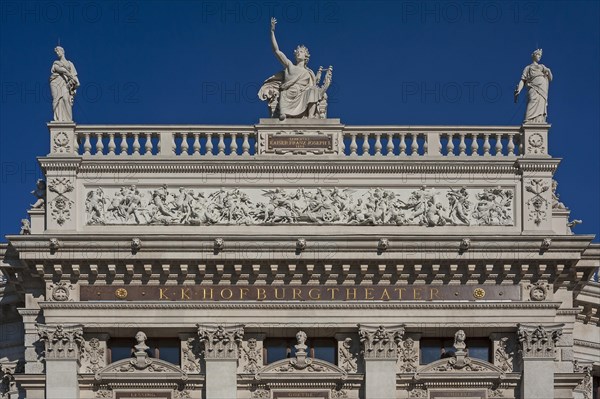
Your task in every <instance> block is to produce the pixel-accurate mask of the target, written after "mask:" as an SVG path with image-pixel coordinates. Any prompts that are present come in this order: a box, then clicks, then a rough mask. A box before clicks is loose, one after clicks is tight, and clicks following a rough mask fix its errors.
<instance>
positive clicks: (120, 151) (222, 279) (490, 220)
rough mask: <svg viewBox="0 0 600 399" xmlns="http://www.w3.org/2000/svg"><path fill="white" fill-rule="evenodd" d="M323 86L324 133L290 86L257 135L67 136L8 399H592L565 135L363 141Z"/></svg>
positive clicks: (29, 276)
mask: <svg viewBox="0 0 600 399" xmlns="http://www.w3.org/2000/svg"><path fill="white" fill-rule="evenodd" d="M274 26H275V22H273V25H272V30H274ZM273 40H275V39H274V33H273ZM298 54H299V56H300V57H302V56H306V55H307V54H308V50H306V49H305V48H299V49H298ZM276 55H277V56H278V57H280V55H278V54H277V53H276ZM300 61H302V60H300ZM300 64H301V62H300ZM321 72H322V71H321ZM325 73H326V76H325V83H323V85H321V86H319V85H316V86H315V87H311V90H313V89H314V90H316V91H317V92H318V93H320V97H319V96H317V97H315V98H316V100H315V101H316V102H315V106H316V107H317V108H314V109H312V108H311V109H307V110H301V111H302V112H304V113H306V115H307V117H306V118H301V117H297V116H298V115H299V114H295V112H296V110H292V109H291V108H290V107H291V105H290V103H289V102H290V101H291V100H290V99H289V98H287V99H286V98H284V97H281V96H291V95H292V94H293V93H292V94H290V93H284V92H283V91H280V92H273V91H269V90H272V89H273V87H275V88H277V87H279V86H277V84H275V85H274V86H272V85H271V83H273V82H270V83H269V85H268V87H266V88H265V90H266V91H265V93H263V94H264V96H265V98H264V99H265V100H268V102H269V107H270V109H271V111H272V115H273V116H277V115H278V116H279V117H278V118H270V119H261V120H260V122H259V123H258V124H256V125H253V126H223V125H220V126H193V125H186V126H177V125H168V126H167V125H164V126H140V125H136V126H86V125H79V124H76V123H74V122H72V121H70V120H57V121H55V122H51V123H49V124H48V127H49V141H50V153H49V154H48V155H47V156H44V157H40V158H39V162H40V165H41V167H42V169H43V171H44V174H45V182H39V183H38V185H37V189H36V190H35V196H36V198H37V199H38V201H37V202H36V203H35V204H34V205H33V206H32V208H31V209H30V210H29V211H28V213H29V215H30V218H31V219H30V220H26V222H27V223H23V226H22V229H21V233H22V234H19V235H10V236H7V240H8V243H7V244H2V245H1V246H0V269H1V270H2V273H3V276H5V278H4V279H3V280H2V282H1V284H0V297H1V298H2V302H1V306H2V308H1V312H2V319H1V322H0V323H1V325H0V326H1V327H2V331H10V332H11V334H7V337H8V339H6V340H4V339H3V341H2V344H1V345H0V359H1V360H0V366H1V368H0V370H1V374H0V377H1V378H2V380H1V382H2V385H0V392H1V394H2V398H10V399H15V398H30V399H37V398H56V399H59V398H60V399H75V398H83V399H90V398H121V399H127V398H133V397H141V396H140V395H145V396H143V397H153V398H190V399H192V398H193V399H200V398H210V399H232V398H240V399H250V398H294V397H311V398H323V399H331V398H349V399H350V398H354V399H359V398H360V399H365V398H368V399H375V398H382V399H392V398H394V399H395V398H432V399H433V398H443V397H459V396H460V397H469V398H492V397H503V398H521V399H531V398H540V399H547V398H585V399H588V398H592V397H593V396H592V395H593V394H592V390H593V387H594V381H595V379H596V381H597V376H598V371H599V366H600V360H599V359H600V346H599V345H598V342H597V339H596V338H597V337H598V334H599V332H600V330H599V329H598V298H599V297H600V296H599V286H598V284H597V282H594V281H591V276H592V275H593V273H594V272H595V270H596V269H597V268H598V266H599V261H598V259H599V258H600V248H599V247H598V245H595V244H591V241H592V239H593V237H592V236H584V235H575V234H573V233H572V231H571V227H573V226H574V225H575V224H576V221H570V220H569V210H568V209H567V208H566V206H565V205H564V204H562V203H561V202H560V201H558V194H557V193H556V192H555V191H554V190H555V189H556V184H555V183H553V175H554V173H555V171H556V169H557V167H558V163H559V159H557V158H553V157H552V156H551V155H550V154H549V153H548V148H549V147H548V140H549V138H550V137H551V134H550V132H549V129H550V125H548V124H546V123H542V122H543V121H538V122H535V121H531V120H529V121H528V122H527V123H525V124H523V125H522V126H423V127H419V126H348V125H344V124H342V123H341V122H340V121H339V120H338V119H331V118H326V113H325V112H326V102H325V101H324V100H325V99H326V96H325V90H326V87H325V85H327V84H328V83H327V81H330V80H331V76H332V69H331V68H330V69H328V70H326V72H325ZM265 84H267V83H265ZM278 84H280V85H281V84H283V83H282V82H280V81H278ZM261 90H262V89H261ZM273 90H275V89H273ZM282 90H283V89H282ZM319 90H321V91H319ZM281 101H283V102H281ZM286 101H287V102H286ZM319 107H320V108H319ZM282 116H283V117H282ZM544 120H545V115H544ZM553 134H560V132H553ZM117 173H119V174H120V175H121V176H122V175H123V173H124V175H125V177H124V178H123V179H115V178H114V176H115V175H116V174H117ZM490 176H493V179H490ZM136 395H137V396H136ZM294 395H295V396H294ZM461 395H462V396H461Z"/></svg>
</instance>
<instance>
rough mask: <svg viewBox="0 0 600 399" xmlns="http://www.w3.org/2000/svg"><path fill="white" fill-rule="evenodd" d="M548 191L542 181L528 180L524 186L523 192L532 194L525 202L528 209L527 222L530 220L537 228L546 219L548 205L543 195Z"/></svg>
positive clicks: (545, 183)
mask: <svg viewBox="0 0 600 399" xmlns="http://www.w3.org/2000/svg"><path fill="white" fill-rule="evenodd" d="M549 190H550V185H549V184H548V182H546V181H545V180H544V179H530V180H529V181H528V182H527V184H526V185H525V191H527V192H529V193H531V194H533V196H532V197H531V198H529V200H527V202H526V204H527V208H528V209H529V220H532V221H533V222H534V223H535V224H536V225H537V226H539V225H540V224H541V223H542V221H544V220H546V219H547V217H548V215H547V213H548V212H547V211H548V207H549V203H548V200H547V199H546V198H544V196H543V194H544V193H546V192H547V191H549Z"/></svg>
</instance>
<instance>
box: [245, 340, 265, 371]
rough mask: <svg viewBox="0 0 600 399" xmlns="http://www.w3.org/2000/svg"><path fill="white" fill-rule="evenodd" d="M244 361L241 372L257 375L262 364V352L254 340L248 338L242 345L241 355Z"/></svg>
mask: <svg viewBox="0 0 600 399" xmlns="http://www.w3.org/2000/svg"><path fill="white" fill-rule="evenodd" d="M241 355H242V357H243V360H244V367H243V370H244V372H245V373H251V374H255V373H257V372H258V371H259V370H260V368H261V367H262V364H263V359H262V350H261V349H260V348H259V345H258V341H257V340H256V338H250V339H248V341H246V342H244V343H243V344H242V353H241Z"/></svg>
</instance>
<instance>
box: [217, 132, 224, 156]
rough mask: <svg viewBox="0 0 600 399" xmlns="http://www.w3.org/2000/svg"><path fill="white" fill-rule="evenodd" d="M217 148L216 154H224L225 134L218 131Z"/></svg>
mask: <svg viewBox="0 0 600 399" xmlns="http://www.w3.org/2000/svg"><path fill="white" fill-rule="evenodd" d="M217 150H218V151H219V153H218V154H217V155H220V156H222V155H225V134H224V133H219V142H218V143H217Z"/></svg>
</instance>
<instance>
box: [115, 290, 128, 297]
mask: <svg viewBox="0 0 600 399" xmlns="http://www.w3.org/2000/svg"><path fill="white" fill-rule="evenodd" d="M115 296H116V297H117V298H119V299H125V298H127V290H126V289H125V288H117V289H116V290H115Z"/></svg>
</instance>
